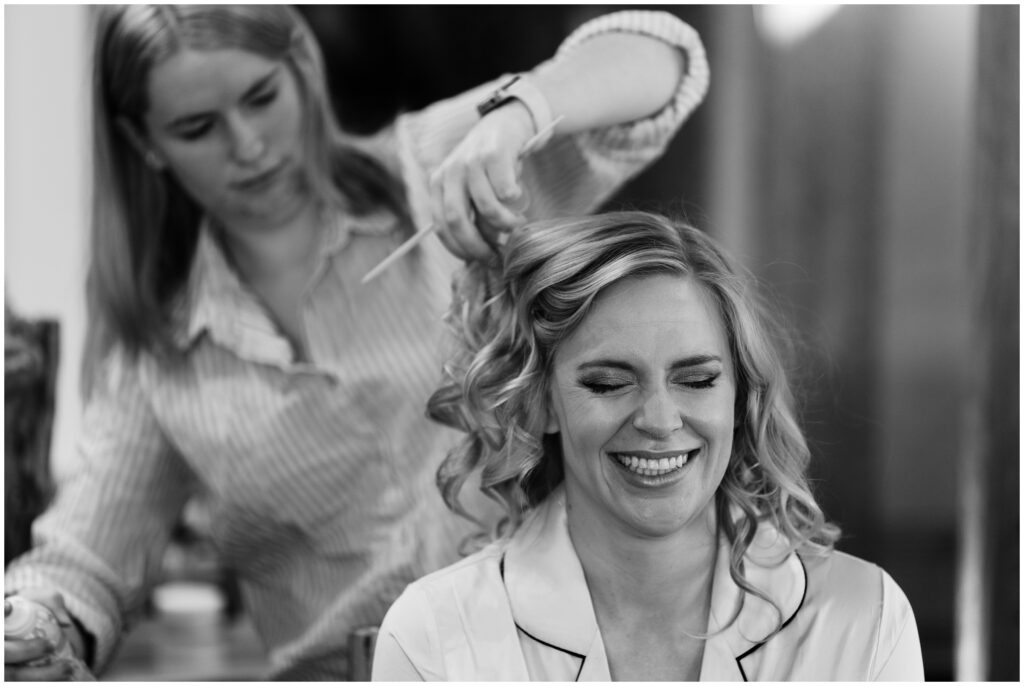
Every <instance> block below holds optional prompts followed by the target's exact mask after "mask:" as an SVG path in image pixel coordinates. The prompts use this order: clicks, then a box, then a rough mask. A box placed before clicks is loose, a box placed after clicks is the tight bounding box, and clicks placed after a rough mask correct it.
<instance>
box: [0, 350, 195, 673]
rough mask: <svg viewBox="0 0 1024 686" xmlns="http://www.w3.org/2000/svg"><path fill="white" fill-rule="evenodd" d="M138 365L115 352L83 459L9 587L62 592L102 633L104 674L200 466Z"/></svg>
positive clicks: (97, 661)
mask: <svg viewBox="0 0 1024 686" xmlns="http://www.w3.org/2000/svg"><path fill="white" fill-rule="evenodd" d="M136 369H137V367H136V366H135V365H128V364H126V363H124V362H123V361H122V360H121V359H120V358H118V357H117V356H114V358H113V359H112V361H111V363H110V364H109V365H108V366H107V369H106V372H105V374H104V375H103V378H102V381H101V383H100V384H98V388H97V389H96V391H95V392H94V394H93V398H92V399H91V400H90V402H89V404H88V406H87V407H86V409H85V415H84V418H83V427H84V430H83V435H82V437H81V438H80V440H79V446H78V455H77V460H76V463H75V465H74V466H73V468H72V469H71V470H69V473H68V474H67V475H66V476H65V477H63V478H62V479H61V482H60V483H58V484H57V486H58V488H57V496H56V498H55V500H54V502H53V503H52V505H51V506H50V508H49V509H48V510H47V511H46V512H45V513H44V514H43V515H41V516H40V517H39V518H38V519H37V520H36V522H35V523H34V525H33V548H32V549H31V550H30V551H29V552H28V553H26V554H25V555H23V556H21V557H20V558H18V559H17V560H15V561H13V562H12V563H11V564H10V565H9V566H8V568H7V570H6V572H5V578H4V592H5V593H8V594H9V593H16V592H17V591H18V590H20V589H23V588H28V587H39V588H45V589H49V590H53V591H56V592H59V593H60V594H61V595H63V596H64V600H65V603H66V605H67V608H68V611H69V612H70V613H71V614H72V615H73V616H74V617H75V618H76V619H77V620H78V621H79V622H80V623H81V624H82V626H83V627H84V628H85V629H86V630H87V631H88V632H89V633H90V634H91V635H92V637H93V639H94V640H95V643H94V654H93V655H92V660H91V664H90V666H91V667H92V669H93V671H95V672H100V671H102V670H103V668H104V667H105V666H106V664H107V663H108V661H109V660H110V658H111V656H112V654H113V652H114V650H115V648H116V646H117V644H118V642H119V640H120V637H121V635H122V634H123V632H124V631H125V630H126V624H127V623H128V622H130V621H131V619H132V618H133V617H134V616H135V615H136V614H137V613H138V612H139V611H141V609H142V606H143V602H144V600H145V597H146V594H147V593H148V589H149V586H150V585H151V584H152V582H153V581H154V579H155V576H156V573H157V572H158V570H159V569H160V565H161V563H162V557H163V551H164V549H165V547H166V545H167V542H168V539H169V536H170V532H171V526H172V523H173V522H174V521H175V520H176V519H177V517H178V515H179V513H180V511H181V508H182V507H183V505H184V501H185V499H186V497H187V495H188V493H189V492H190V487H191V483H192V478H191V473H190V471H189V470H188V469H187V468H186V467H185V466H184V464H183V463H182V461H181V460H180V459H179V458H178V457H177V456H176V455H175V454H174V453H173V451H172V450H171V449H170V446H169V445H168V444H167V442H166V441H165V440H164V438H163V436H162V433H161V431H160V430H159V428H158V427H157V426H156V423H155V421H154V419H153V416H152V414H151V412H150V410H149V409H148V403H147V402H146V398H145V397H144V395H143V393H142V391H141V389H140V385H139V381H138V376H137V372H136Z"/></svg>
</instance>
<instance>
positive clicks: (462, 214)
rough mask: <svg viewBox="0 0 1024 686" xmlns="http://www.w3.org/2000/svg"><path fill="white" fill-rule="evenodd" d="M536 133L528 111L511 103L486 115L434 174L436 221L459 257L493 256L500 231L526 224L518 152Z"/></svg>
mask: <svg viewBox="0 0 1024 686" xmlns="http://www.w3.org/2000/svg"><path fill="white" fill-rule="evenodd" d="M533 134H534V130H533V119H532V118H531V117H530V113H529V111H528V110H527V109H526V107H525V106H523V105H522V104H521V103H519V102H517V101H513V102H510V103H508V104H507V105H504V106H502V107H499V108H498V109H496V110H493V111H491V112H489V113H488V114H487V115H486V116H484V117H482V118H481V119H480V120H479V121H478V122H477V124H476V125H475V126H474V127H473V128H472V129H470V130H469V133H467V134H466V137H465V138H463V139H462V141H461V142H460V143H459V144H458V145H457V146H456V147H455V149H454V150H453V151H452V152H451V154H449V155H448V157H447V158H446V159H445V160H444V162H442V163H441V166H440V167H438V169H437V170H436V171H435V172H434V174H433V176H432V177H431V179H430V201H431V212H432V214H433V221H434V222H435V223H436V224H437V234H438V236H439V237H440V239H441V242H442V243H444V245H445V247H446V248H448V250H449V251H451V252H452V253H454V254H455V255H457V256H458V257H461V258H462V259H464V260H473V259H481V260H482V259H488V258H490V257H492V256H493V255H494V247H495V246H496V245H497V243H498V237H499V236H500V234H501V233H503V232H506V231H510V230H512V229H514V228H516V227H517V226H520V225H522V224H524V223H525V222H526V219H525V217H524V216H523V214H522V213H523V211H525V209H526V207H527V205H528V200H527V198H526V194H525V192H524V190H523V188H522V185H521V183H520V174H521V171H522V164H521V162H520V153H521V152H522V151H523V148H524V147H525V145H526V142H527V141H528V140H529V139H530V138H531V137H532V136H533Z"/></svg>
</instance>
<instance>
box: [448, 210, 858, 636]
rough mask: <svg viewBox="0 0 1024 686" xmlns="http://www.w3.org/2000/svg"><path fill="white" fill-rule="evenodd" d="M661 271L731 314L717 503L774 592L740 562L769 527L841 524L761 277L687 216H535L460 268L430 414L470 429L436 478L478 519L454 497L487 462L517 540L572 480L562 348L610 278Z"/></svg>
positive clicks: (802, 540) (823, 549)
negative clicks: (487, 255)
mask: <svg viewBox="0 0 1024 686" xmlns="http://www.w3.org/2000/svg"><path fill="white" fill-rule="evenodd" d="M655 274H674V275H679V276H687V277H690V278H693V279H694V280H695V281H696V282H698V283H700V284H701V285H702V286H703V288H704V289H705V290H706V292H707V293H708V294H710V295H711V296H712V301H713V302H714V303H715V305H716V307H717V309H718V313H719V315H720V316H721V318H722V322H723V323H724V327H725V331H726V336H727V338H728V341H729V350H730V354H731V356H732V362H733V367H734V368H735V370H736V376H737V379H736V408H735V411H736V418H737V427H736V430H735V435H734V437H733V452H732V455H731V456H730V459H729V465H728V467H727V470H726V473H725V476H724V477H723V479H722V482H721V484H720V485H719V488H718V490H717V491H716V494H715V507H716V513H717V515H718V522H719V527H720V530H721V533H722V535H724V536H725V537H726V539H727V540H728V541H729V543H730V546H731V551H730V562H729V571H730V574H731V576H732V578H733V580H734V581H735V582H736V583H737V585H739V586H740V588H742V589H744V590H745V591H747V592H749V593H752V594H754V595H756V596H758V597H761V598H763V599H765V600H767V601H769V602H771V599H770V598H768V597H767V596H766V595H765V594H764V593H763V592H762V591H760V590H759V589H757V588H754V587H753V586H752V585H751V584H750V583H749V582H748V581H747V580H746V578H745V576H744V571H743V558H744V555H745V553H746V552H747V549H748V548H749V547H750V545H751V543H752V542H753V540H754V538H755V536H756V534H757V532H758V529H759V527H760V526H761V524H762V523H763V522H764V523H770V524H771V525H772V526H774V527H775V528H776V529H778V530H779V531H780V532H781V533H782V534H783V535H784V536H785V537H786V538H787V540H788V541H789V548H788V550H787V553H788V552H793V551H800V552H802V553H807V554H825V553H827V552H828V551H830V550H831V549H832V547H833V545H834V543H835V541H836V540H837V539H838V537H839V528H838V527H837V526H835V525H834V524H832V523H829V522H828V521H826V519H825V516H824V514H823V513H822V511H821V508H820V507H819V506H818V504H817V502H816V501H815V499H814V496H813V494H812V493H811V490H810V487H809V485H808V482H807V477H806V471H807V466H808V462H809V460H810V452H809V450H808V447H807V442H806V440H805V439H804V436H803V433H802V431H801V429H800V426H799V424H798V421H797V417H796V411H795V406H794V399H793V396H792V392H791V390H790V386H789V382H788V380H787V377H786V370H785V367H784V364H783V360H782V356H781V354H780V347H782V345H783V344H784V342H785V340H786V339H785V337H784V336H782V335H781V333H782V332H781V328H780V327H779V326H778V325H777V324H776V323H775V321H774V319H773V318H772V317H771V316H769V312H770V311H769V309H768V307H767V305H766V303H765V302H764V301H763V299H762V298H761V297H760V295H759V294H758V293H757V292H756V290H755V287H754V286H755V281H754V279H753V277H752V276H751V275H749V274H748V273H747V272H745V271H743V270H742V269H741V268H740V267H739V266H738V265H737V264H735V263H734V262H733V260H732V259H731V258H730V257H729V256H728V255H727V254H726V253H725V252H724V251H723V250H722V249H721V248H719V247H718V246H717V245H716V244H715V242H714V241H713V240H712V239H710V238H709V237H708V236H707V235H705V234H704V233H703V232H701V231H699V230H697V229H695V228H693V227H692V226H689V225H687V224H685V223H682V222H672V221H670V220H668V219H666V218H664V217H661V216H657V215H654V214H649V213H644V212H616V213H606V214H602V215H597V216H591V217H582V218H571V219H556V220H548V221H543V222H537V223H534V224H530V225H528V226H525V227H523V228H521V229H519V230H517V231H514V232H512V234H511V235H510V236H509V240H508V242H507V244H506V245H505V248H504V250H503V253H502V257H501V260H500V263H492V264H483V263H476V264H473V265H470V266H469V267H467V268H466V269H465V270H464V271H463V272H462V273H461V274H460V276H458V277H457V278H456V281H455V284H454V286H453V300H452V304H451V307H450V308H449V311H448V314H447V317H446V321H447V323H448V326H449V327H450V328H451V329H452V331H453V332H454V335H455V351H454V353H453V355H452V356H451V357H450V359H449V360H448V362H447V363H446V365H445V367H444V381H443V383H442V385H441V386H440V387H439V388H438V389H437V391H435V393H434V394H433V395H432V396H431V398H430V401H429V403H428V414H429V415H430V417H432V418H433V419H435V420H437V421H439V422H441V423H443V424H445V425H447V426H451V427H454V428H456V429H459V430H460V431H462V432H464V433H465V434H466V436H465V438H464V439H463V440H462V441H461V442H460V444H459V445H458V446H457V447H456V448H455V449H453V450H452V451H451V452H450V453H449V455H448V456H447V458H446V459H445V461H444V462H443V463H442V465H441V467H440V468H439V470H438V473H437V482H438V487H439V488H440V490H441V493H442V495H443V497H444V500H445V502H446V503H447V504H448V506H449V508H451V509H452V510H453V511H455V512H457V513H459V514H462V515H463V516H467V517H470V515H469V514H468V512H467V511H466V509H465V508H464V507H463V506H462V504H461V502H460V498H459V494H460V491H461V489H462V487H463V486H464V484H465V482H466V480H467V479H468V477H469V476H470V475H471V474H472V473H473V472H475V471H477V470H479V472H480V477H481V479H480V480H481V483H480V488H481V490H482V491H483V492H484V493H485V494H486V495H487V496H489V497H490V498H492V499H494V500H496V501H498V502H499V503H500V504H501V505H502V506H503V507H504V509H505V512H506V515H507V516H506V517H505V518H504V519H503V520H502V522H501V523H500V524H499V525H498V527H497V528H496V529H495V530H493V531H491V532H489V533H490V535H491V536H492V537H501V536H510V535H511V534H512V533H513V532H514V531H515V529H516V528H517V527H518V526H519V524H520V523H521V522H522V520H523V517H524V515H525V513H526V512H527V511H529V510H530V509H531V508H533V507H535V506H536V505H537V504H539V503H540V502H541V501H542V500H543V499H544V498H545V497H547V495H548V494H550V493H551V491H552V490H553V489H554V488H555V487H556V486H557V485H558V484H559V483H560V482H561V481H562V479H563V478H564V476H563V472H562V467H561V462H562V454H561V446H560V444H559V442H558V440H557V437H556V436H547V437H545V435H544V425H545V418H546V410H545V408H546V403H547V400H546V391H547V387H548V382H549V379H550V378H551V373H552V365H553V359H554V355H555V351H556V350H557V349H558V346H559V344H560V343H561V342H562V341H564V340H565V339H566V338H567V337H569V336H570V335H572V333H573V332H574V331H575V330H576V328H577V327H578V326H579V325H580V323H581V322H582V321H583V320H584V318H585V317H586V316H587V314H588V312H589V311H590V308H591V306H592V305H593V303H594V300H595V298H597V297H598V296H599V295H600V294H601V293H602V292H603V291H604V290H605V289H606V288H608V287H609V286H610V285H612V284H614V283H616V282H618V281H620V280H622V279H625V278H634V277H642V276H650V275H655ZM773 604H774V603H773ZM776 609H778V608H776ZM736 613H737V615H738V613H739V608H737V610H736ZM779 619H780V623H781V615H780V618H779Z"/></svg>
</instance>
